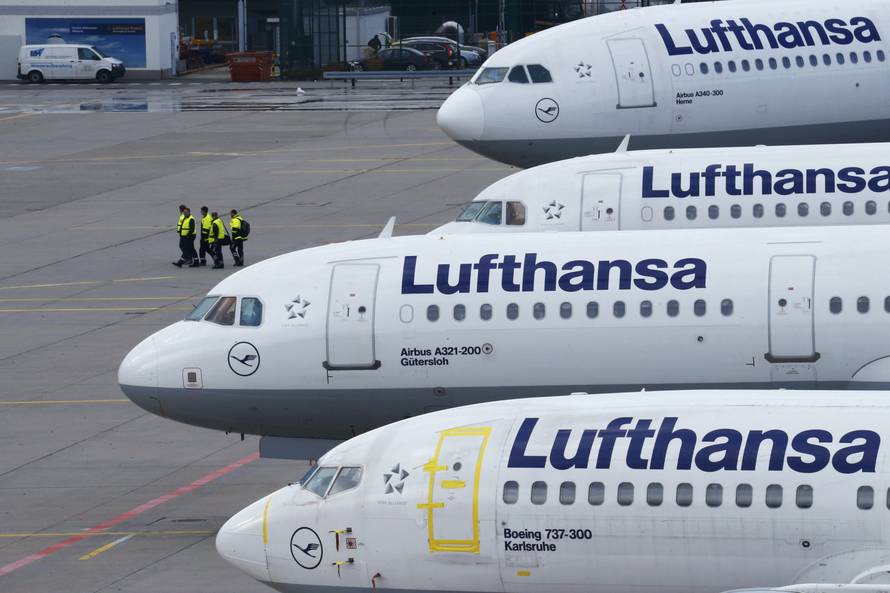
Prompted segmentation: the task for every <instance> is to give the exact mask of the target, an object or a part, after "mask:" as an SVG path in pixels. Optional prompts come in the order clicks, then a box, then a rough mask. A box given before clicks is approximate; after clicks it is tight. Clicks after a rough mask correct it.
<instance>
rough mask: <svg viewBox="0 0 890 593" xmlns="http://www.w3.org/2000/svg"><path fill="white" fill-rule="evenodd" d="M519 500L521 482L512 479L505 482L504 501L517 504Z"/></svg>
mask: <svg viewBox="0 0 890 593" xmlns="http://www.w3.org/2000/svg"><path fill="white" fill-rule="evenodd" d="M518 500H519V484H518V483H517V482H514V481H513V480H510V481H509V482H506V483H505V484H504V502H505V503H506V504H516V502H517V501H518Z"/></svg>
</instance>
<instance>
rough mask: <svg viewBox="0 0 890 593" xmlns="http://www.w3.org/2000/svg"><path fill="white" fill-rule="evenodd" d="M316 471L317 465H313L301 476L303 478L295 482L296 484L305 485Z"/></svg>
mask: <svg viewBox="0 0 890 593" xmlns="http://www.w3.org/2000/svg"><path fill="white" fill-rule="evenodd" d="M316 471H318V465H313V466H311V467H310V468H309V469H307V470H306V473H305V474H303V477H302V478H300V479H299V480H297V482H296V483H297V484H305V483H306V482H308V481H309V480H310V478H312V476H313V474H315V472H316Z"/></svg>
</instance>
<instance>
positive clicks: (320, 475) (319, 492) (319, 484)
mask: <svg viewBox="0 0 890 593" xmlns="http://www.w3.org/2000/svg"><path fill="white" fill-rule="evenodd" d="M336 475H337V468H336V467H320V468H318V471H317V472H315V473H314V474H312V476H311V477H310V478H309V479H308V480H306V482H305V483H304V484H303V488H304V489H306V490H308V491H309V492H311V493H312V494H315V495H316V496H321V497H324V495H325V494H326V493H327V491H328V486H330V485H331V480H333V479H334V476H336Z"/></svg>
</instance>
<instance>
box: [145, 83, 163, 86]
mask: <svg viewBox="0 0 890 593" xmlns="http://www.w3.org/2000/svg"><path fill="white" fill-rule="evenodd" d="M148 84H150V85H151V86H161V83H160V82H150V83H148Z"/></svg>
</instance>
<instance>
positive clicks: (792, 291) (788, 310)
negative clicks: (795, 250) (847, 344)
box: [766, 255, 819, 362]
mask: <svg viewBox="0 0 890 593" xmlns="http://www.w3.org/2000/svg"><path fill="white" fill-rule="evenodd" d="M769 269H770V271H769V353H767V355H766V359H767V360H769V361H770V362H814V361H816V360H818V358H819V354H818V353H817V352H816V341H815V330H814V327H813V324H814V318H813V290H814V286H813V285H814V276H815V271H816V258H815V257H814V256H812V255H777V256H774V257H773V258H772V259H771V260H770V267H769Z"/></svg>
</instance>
